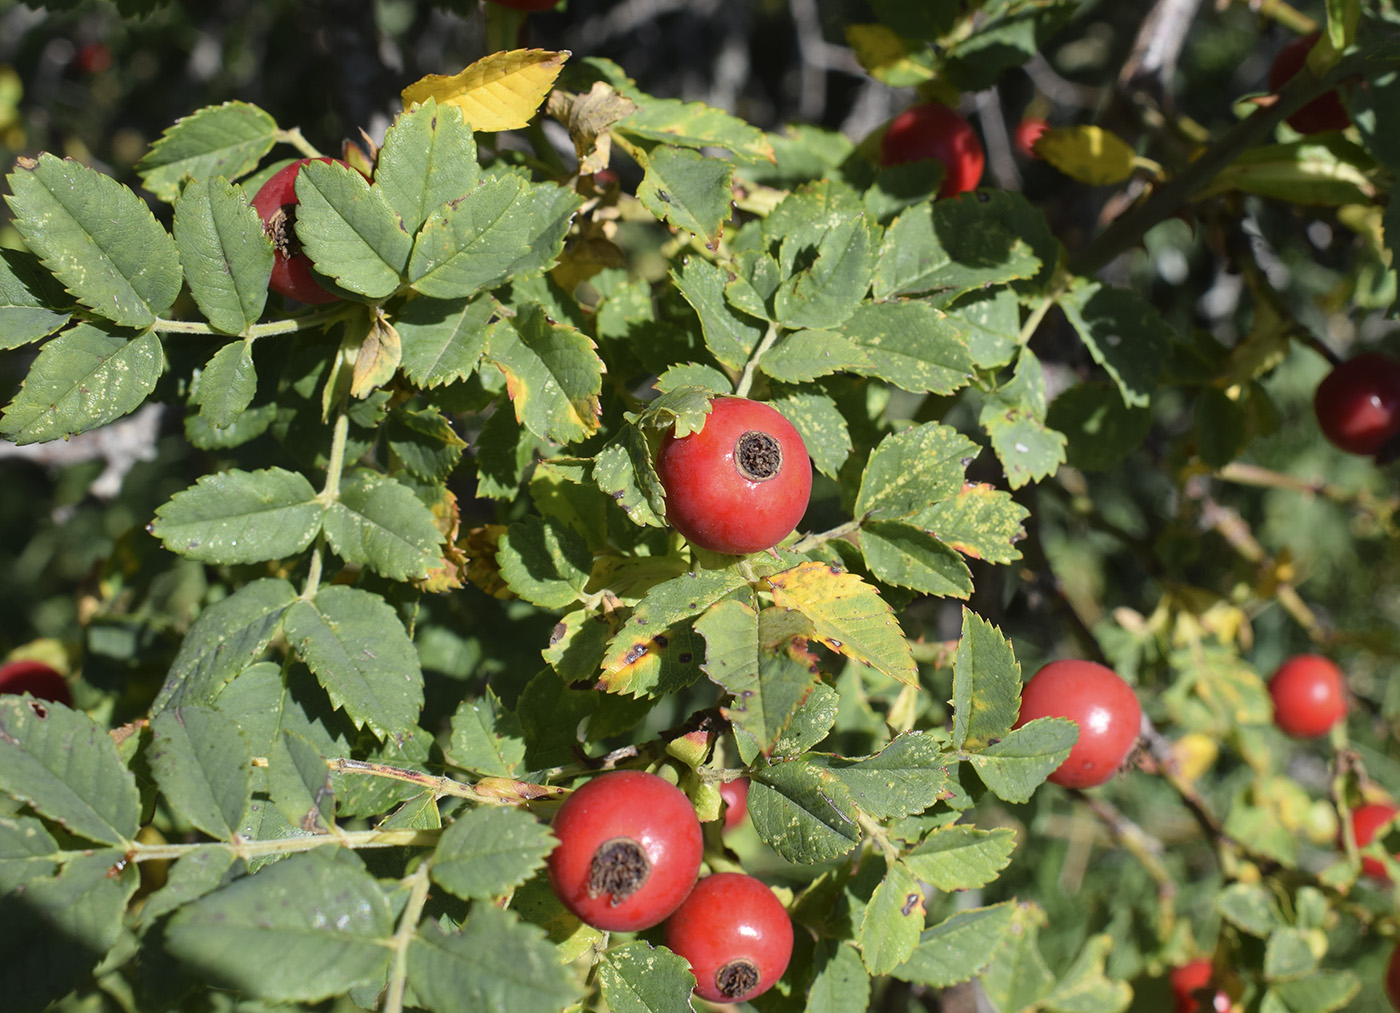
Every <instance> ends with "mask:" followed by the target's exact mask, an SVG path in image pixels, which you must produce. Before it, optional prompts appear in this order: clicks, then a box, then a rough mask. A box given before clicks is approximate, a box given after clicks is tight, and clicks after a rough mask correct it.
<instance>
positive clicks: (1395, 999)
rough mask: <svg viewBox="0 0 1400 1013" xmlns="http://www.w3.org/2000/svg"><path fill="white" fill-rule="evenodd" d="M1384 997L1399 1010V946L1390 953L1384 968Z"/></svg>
mask: <svg viewBox="0 0 1400 1013" xmlns="http://www.w3.org/2000/svg"><path fill="white" fill-rule="evenodd" d="M1385 995H1386V998H1387V999H1389V1000H1390V1005H1392V1006H1394V1007H1395V1008H1396V1009H1398V1010H1400V945H1397V946H1396V947H1395V949H1394V950H1392V951H1391V953H1390V963H1389V964H1387V965H1386V967H1385Z"/></svg>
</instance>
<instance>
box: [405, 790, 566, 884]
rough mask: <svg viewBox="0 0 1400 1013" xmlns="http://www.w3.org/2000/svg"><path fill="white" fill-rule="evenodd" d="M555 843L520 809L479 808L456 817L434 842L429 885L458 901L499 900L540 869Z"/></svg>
mask: <svg viewBox="0 0 1400 1013" xmlns="http://www.w3.org/2000/svg"><path fill="white" fill-rule="evenodd" d="M556 843H558V842H557V841H556V840H555V838H554V837H553V836H552V835H551V834H550V832H549V829H548V828H547V827H546V826H545V825H544V824H543V823H541V822H539V821H538V820H537V819H535V818H534V817H533V816H531V815H530V814H529V813H527V812H525V811H524V810H521V809H512V808H509V807H506V806H478V807H477V808H475V809H471V810H468V811H467V812H465V813H463V814H462V815H460V816H458V817H457V819H456V820H455V821H454V822H453V823H452V825H451V826H449V827H448V828H447V829H446V830H445V831H444V832H443V835H442V837H441V838H439V839H438V846H437V850H436V851H435V852H434V853H433V880H434V881H435V882H436V883H437V884H438V885H439V886H441V887H443V888H444V889H446V890H448V891H450V892H452V893H454V894H456V895H457V896H458V897H465V898H467V899H472V898H481V899H483V900H486V899H488V898H491V897H500V896H503V895H505V894H507V893H510V892H511V890H513V889H514V888H515V887H516V886H519V885H520V884H521V883H523V882H525V880H527V879H529V878H530V874H531V873H533V872H534V871H535V870H536V869H538V868H540V867H541V866H542V865H544V860H545V857H546V856H547V855H548V854H549V853H550V852H551V851H553V850H554V845H555V844H556Z"/></svg>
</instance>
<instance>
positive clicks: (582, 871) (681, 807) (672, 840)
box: [546, 770, 704, 932]
mask: <svg viewBox="0 0 1400 1013" xmlns="http://www.w3.org/2000/svg"><path fill="white" fill-rule="evenodd" d="M550 827H551V829H552V830H553V831H554V836H555V837H557V838H559V843H558V844H557V845H555V848H554V850H553V851H552V852H550V855H549V859H548V860H547V864H546V868H547V871H548V873H549V884H550V886H551V887H553V889H554V894H555V896H556V897H558V898H559V900H560V902H561V903H562V904H563V905H564V906H565V907H566V908H568V909H569V910H570V911H572V912H573V913H574V914H575V915H576V916H577V917H578V918H579V920H581V921H583V922H586V923H587V924H589V925H592V926H593V927H594V928H599V929H605V930H608V931H617V932H635V931H637V930H639V929H646V928H650V927H651V926H653V925H657V924H660V923H661V922H662V921H664V920H665V919H666V916H667V915H669V914H670V913H671V912H672V911H674V910H675V909H676V906H677V905H678V904H680V902H681V901H683V900H685V897H686V894H688V893H689V892H690V888H691V887H692V886H694V885H695V878H696V876H698V875H699V873H700V859H701V857H702V856H703V854H704V841H703V840H702V837H701V832H700V821H699V820H698V819H697V818H696V816H695V808H694V806H692V805H691V804H690V800H689V799H688V798H686V797H685V793H684V792H682V791H681V790H680V789H679V788H677V787H676V786H675V785H673V784H671V783H670V782H669V781H666V780H664V779H662V778H660V777H657V776H656V775H655V774H648V773H645V772H643V771H639V770H620V771H614V772H612V773H607V774H600V775H599V776H597V777H595V778H593V780H591V781H588V782H587V783H585V784H583V785H581V786H580V787H579V788H577V789H576V790H575V791H574V793H573V794H572V795H570V796H569V797H568V798H567V799H566V800H565V801H564V804H563V805H562V806H560V807H559V811H558V812H556V813H555V814H554V820H553V822H552V823H551V824H550ZM619 838H626V839H630V840H632V841H634V842H636V844H637V845H638V846H639V847H640V848H641V850H642V853H643V854H644V855H645V856H646V859H647V861H648V862H649V864H650V871H649V872H648V873H647V876H646V879H645V881H644V882H643V883H642V884H641V885H640V887H639V888H638V889H637V890H636V892H634V893H632V894H631V896H629V897H627V898H626V899H624V900H622V901H621V902H620V903H617V904H614V903H613V896H612V894H611V893H602V894H596V895H595V894H593V893H591V892H590V890H589V875H590V870H591V867H592V862H593V856H594V854H595V853H596V852H597V851H598V849H599V847H601V846H602V845H605V844H607V843H609V842H611V841H615V840H617V839H619Z"/></svg>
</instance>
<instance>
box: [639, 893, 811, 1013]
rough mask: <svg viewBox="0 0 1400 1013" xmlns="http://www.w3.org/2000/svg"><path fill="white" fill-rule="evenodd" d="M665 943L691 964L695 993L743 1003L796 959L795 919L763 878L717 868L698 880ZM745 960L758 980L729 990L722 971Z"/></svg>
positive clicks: (668, 923) (672, 922) (672, 921)
mask: <svg viewBox="0 0 1400 1013" xmlns="http://www.w3.org/2000/svg"><path fill="white" fill-rule="evenodd" d="M665 937H666V946H667V948H668V949H669V950H671V952H673V953H676V954H679V955H680V956H682V957H684V958H685V959H686V960H688V961H689V962H690V968H691V970H692V971H694V972H695V980H696V986H695V994H696V995H698V996H700V997H701V998H702V999H709V1000H710V1001H711V1002H744V1001H746V1000H748V999H752V998H753V997H754V996H757V995H761V994H763V993H764V992H766V991H768V989H770V988H772V987H773V984H774V983H775V982H776V981H777V980H778V979H779V978H781V977H782V976H783V972H784V971H785V970H787V965H788V960H789V959H790V958H791V957H792V921H791V920H790V919H789V918H788V913H787V911H786V909H784V907H783V905H782V904H781V903H780V902H779V901H778V898H777V897H774V896H773V891H772V890H769V889H768V887H766V886H765V885H764V884H763V883H761V882H760V881H759V880H757V879H754V878H753V877H752V876H746V875H744V874H743V873H741V872H717V873H715V874H714V875H712V876H706V877H705V878H704V879H702V880H700V882H698V883H696V884H695V889H694V890H692V891H690V896H689V897H687V898H686V899H685V902H684V903H683V904H681V906H680V907H679V908H677V909H676V912H675V914H673V915H671V917H670V918H668V919H667V920H666V928H665ZM734 961H743V962H746V963H747V964H748V965H749V966H750V967H751V968H752V970H753V972H754V975H755V978H756V981H755V983H754V984H753V985H752V986H751V987H748V988H744V989H742V990H739V991H732V992H730V993H726V992H725V991H724V989H723V985H722V983H721V982H722V980H723V979H720V978H719V973H720V972H721V971H722V970H723V969H724V968H725V966H726V965H729V964H731V963H732V962H734Z"/></svg>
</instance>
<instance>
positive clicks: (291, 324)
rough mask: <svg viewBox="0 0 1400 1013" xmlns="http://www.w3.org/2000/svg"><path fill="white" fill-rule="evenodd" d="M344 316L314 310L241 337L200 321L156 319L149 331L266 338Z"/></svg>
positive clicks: (258, 327) (342, 312)
mask: <svg viewBox="0 0 1400 1013" xmlns="http://www.w3.org/2000/svg"><path fill="white" fill-rule="evenodd" d="M344 315H345V309H344V308H342V307H339V306H337V307H334V308H332V309H328V310H326V309H323V310H316V311H315V312H312V313H306V314H304V315H302V316H295V317H284V318H282V319H280V320H269V321H267V322H266V323H261V324H253V325H252V326H251V327H249V328H248V329H247V330H246V331H244V333H243V334H241V335H231V334H229V333H228V332H227V331H221V330H219V329H217V328H215V327H211V326H210V325H209V324H207V323H205V322H204V321H202V320H167V319H165V318H164V317H157V318H156V321H155V323H153V324H151V330H153V331H159V332H161V333H163V334H211V335H215V336H217V337H221V338H229V337H247V338H267V337H271V336H273V335H275V334H294V333H296V332H297V331H305V330H310V329H311V328H313V327H321V326H322V325H324V324H326V323H328V322H329V321H331V320H334V319H336V318H337V317H341V316H344Z"/></svg>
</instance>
